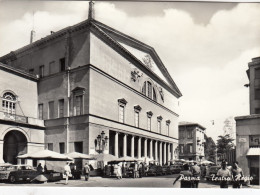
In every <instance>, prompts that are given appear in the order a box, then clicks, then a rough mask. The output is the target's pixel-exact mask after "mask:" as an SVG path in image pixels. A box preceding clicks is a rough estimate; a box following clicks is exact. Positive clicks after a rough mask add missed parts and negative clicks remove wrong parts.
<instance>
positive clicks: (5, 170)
mask: <svg viewBox="0 0 260 195" xmlns="http://www.w3.org/2000/svg"><path fill="white" fill-rule="evenodd" d="M40 174H42V175H44V176H45V177H46V178H47V179H48V181H59V180H61V179H62V174H61V173H58V172H54V171H52V170H49V171H47V172H46V173H39V172H38V171H37V170H35V169H34V168H33V167H32V166H30V165H9V166H1V167H0V180H5V181H9V182H11V183H15V182H17V181H27V182H31V181H32V180H34V179H35V178H36V177H37V176H38V175H40ZM36 180H37V179H36Z"/></svg>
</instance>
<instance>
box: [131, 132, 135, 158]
mask: <svg viewBox="0 0 260 195" xmlns="http://www.w3.org/2000/svg"><path fill="white" fill-rule="evenodd" d="M131 157H135V136H133V135H132V138H131Z"/></svg>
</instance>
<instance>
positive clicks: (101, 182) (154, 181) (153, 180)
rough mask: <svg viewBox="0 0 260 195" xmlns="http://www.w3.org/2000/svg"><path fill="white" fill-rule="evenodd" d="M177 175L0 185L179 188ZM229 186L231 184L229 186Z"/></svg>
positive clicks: (209, 184) (210, 184)
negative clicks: (66, 183)
mask: <svg viewBox="0 0 260 195" xmlns="http://www.w3.org/2000/svg"><path fill="white" fill-rule="evenodd" d="M176 177H177V175H176V174H175V175H166V176H156V177H144V178H136V179H132V178H123V179H121V180H118V179H116V178H101V177H91V178H90V179H89V181H85V180H84V178H83V177H82V179H81V180H69V184H68V185H64V183H65V180H61V181H59V182H49V183H44V184H36V183H17V184H9V183H0V186H14V185H15V186H35V187H38V186H45V187H46V186H49V187H147V188H152V187H153V188H179V187H180V183H179V182H177V183H176V184H175V185H174V186H173V185H172V183H173V181H174V180H175V178H176ZM199 188H219V185H218V184H217V183H214V182H208V181H205V180H201V181H200V184H199ZM230 188H231V186H230ZM251 188H258V189H260V188H259V186H252V187H251Z"/></svg>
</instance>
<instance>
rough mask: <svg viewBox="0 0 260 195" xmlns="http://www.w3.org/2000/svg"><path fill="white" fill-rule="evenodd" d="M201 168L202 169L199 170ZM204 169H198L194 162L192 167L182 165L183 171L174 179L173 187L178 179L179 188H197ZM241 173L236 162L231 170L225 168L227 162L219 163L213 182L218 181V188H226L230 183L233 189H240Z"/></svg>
mask: <svg viewBox="0 0 260 195" xmlns="http://www.w3.org/2000/svg"><path fill="white" fill-rule="evenodd" d="M201 168H202V169H201ZM203 168H205V167H199V166H198V164H197V163H196V162H195V163H194V164H193V165H191V166H189V165H188V164H184V165H183V171H181V172H180V175H179V176H178V177H177V178H176V179H175V181H174V182H173V185H174V184H175V183H176V182H177V181H178V180H179V179H180V180H181V188H198V186H199V181H200V179H201V177H202V176H204V169H203ZM242 178H243V171H242V169H241V168H240V167H239V166H238V162H237V161H236V162H234V163H233V166H232V168H231V169H228V168H227V162H226V161H223V162H222V163H221V168H220V169H219V170H218V172H217V175H216V178H214V179H212V180H213V181H219V183H220V188H228V184H229V182H230V181H232V184H233V188H240V187H241V186H242Z"/></svg>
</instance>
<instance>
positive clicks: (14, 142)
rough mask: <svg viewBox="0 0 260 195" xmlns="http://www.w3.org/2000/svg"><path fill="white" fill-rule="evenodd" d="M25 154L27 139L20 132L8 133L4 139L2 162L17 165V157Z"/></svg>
mask: <svg viewBox="0 0 260 195" xmlns="http://www.w3.org/2000/svg"><path fill="white" fill-rule="evenodd" d="M26 153H27V139H26V137H25V135H24V134H23V133H21V132H20V131H16V130H13V131H9V132H8V133H7V134H6V135H5V137H4V151H3V158H4V161H5V162H6V163H7V162H8V163H11V164H17V158H16V157H17V156H18V155H22V154H26Z"/></svg>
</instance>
